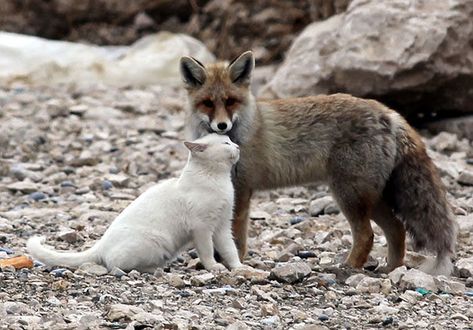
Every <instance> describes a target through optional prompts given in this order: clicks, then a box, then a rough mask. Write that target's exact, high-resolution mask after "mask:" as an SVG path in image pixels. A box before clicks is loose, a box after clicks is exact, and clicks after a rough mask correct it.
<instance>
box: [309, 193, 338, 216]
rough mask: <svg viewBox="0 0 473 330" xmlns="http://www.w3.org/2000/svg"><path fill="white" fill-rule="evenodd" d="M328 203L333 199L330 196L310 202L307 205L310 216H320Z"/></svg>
mask: <svg viewBox="0 0 473 330" xmlns="http://www.w3.org/2000/svg"><path fill="white" fill-rule="evenodd" d="M330 203H333V199H332V197H331V196H324V197H321V198H318V199H316V200H313V201H311V202H310V204H309V213H310V215H311V216H313V217H316V216H318V215H320V214H322V213H323V211H324V209H325V207H327V206H328V205H329V204H330Z"/></svg>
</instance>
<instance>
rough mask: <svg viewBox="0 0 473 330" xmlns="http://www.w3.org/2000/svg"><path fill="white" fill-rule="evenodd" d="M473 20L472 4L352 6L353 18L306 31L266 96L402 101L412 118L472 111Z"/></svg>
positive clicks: (393, 0) (378, 2) (378, 1)
mask: <svg viewBox="0 0 473 330" xmlns="http://www.w3.org/2000/svg"><path fill="white" fill-rule="evenodd" d="M472 19H473V10H472V5H471V2H470V0H454V1H442V2H438V3H436V5H435V6H433V5H432V4H431V3H430V2H428V1H426V2H421V3H419V2H413V1H405V0H365V1H352V2H351V4H350V7H349V9H348V10H347V11H346V12H345V13H342V14H339V15H336V16H333V17H331V18H329V19H327V20H324V21H321V22H315V23H312V24H311V25H309V26H307V27H306V28H305V30H304V31H303V32H302V33H301V34H300V35H299V37H298V38H297V39H296V40H295V41H294V43H293V44H292V46H291V48H290V50H289V52H288V53H287V55H286V60H285V61H284V63H283V64H282V65H281V66H280V67H279V69H278V70H277V71H276V74H275V75H274V76H273V78H272V80H271V81H270V82H269V83H268V84H267V85H266V86H265V87H264V88H263V91H262V93H261V94H262V95H261V96H263V97H274V98H285V97H293V96H304V95H316V94H330V93H333V92H337V91H345V92H347V93H350V94H354V95H357V96H370V97H373V96H376V97H378V98H386V99H389V100H392V99H393V98H395V100H396V108H397V109H401V110H402V111H404V113H405V114H410V113H412V112H414V111H416V110H418V111H423V109H426V108H428V109H429V110H428V111H432V112H434V111H435V112H437V113H438V112H442V111H448V110H450V109H455V110H459V111H464V112H472V111H473V93H472V92H471V91H472V89H473V79H472V78H473V66H471V64H470V63H471V58H470V57H471V45H470V40H471V39H472V37H473V29H471V27H470V25H469V24H466V22H471V21H472ZM367 36H369V37H367ZM465 54H468V55H466V56H465ZM454 57H455V58H457V60H455V61H452V58H454ZM402 93H409V95H410V97H403V96H401V95H404V94H402Z"/></svg>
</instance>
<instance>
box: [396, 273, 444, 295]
mask: <svg viewBox="0 0 473 330" xmlns="http://www.w3.org/2000/svg"><path fill="white" fill-rule="evenodd" d="M399 286H400V288H401V289H412V290H415V289H417V288H424V289H427V290H431V291H433V292H437V290H438V287H437V284H436V283H435V280H434V278H433V276H431V275H429V274H426V273H424V272H422V271H420V270H417V269H409V270H408V271H407V272H406V274H404V276H403V277H402V278H401V281H400V285H399Z"/></svg>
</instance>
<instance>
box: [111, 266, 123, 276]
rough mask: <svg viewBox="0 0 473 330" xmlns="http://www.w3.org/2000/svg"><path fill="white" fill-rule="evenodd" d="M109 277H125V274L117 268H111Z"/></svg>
mask: <svg viewBox="0 0 473 330" xmlns="http://www.w3.org/2000/svg"><path fill="white" fill-rule="evenodd" d="M110 275H113V276H115V277H118V278H120V277H122V276H126V272H124V271H123V270H121V269H120V268H118V267H113V269H112V270H111V271H110Z"/></svg>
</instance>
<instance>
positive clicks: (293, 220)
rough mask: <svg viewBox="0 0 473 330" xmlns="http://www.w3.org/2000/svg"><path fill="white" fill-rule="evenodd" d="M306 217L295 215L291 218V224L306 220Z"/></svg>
mask: <svg viewBox="0 0 473 330" xmlns="http://www.w3.org/2000/svg"><path fill="white" fill-rule="evenodd" d="M304 220H305V218H304V217H301V216H295V217H292V218H291V220H289V223H290V224H291V225H297V224H298V223H301V222H302V221H304Z"/></svg>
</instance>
